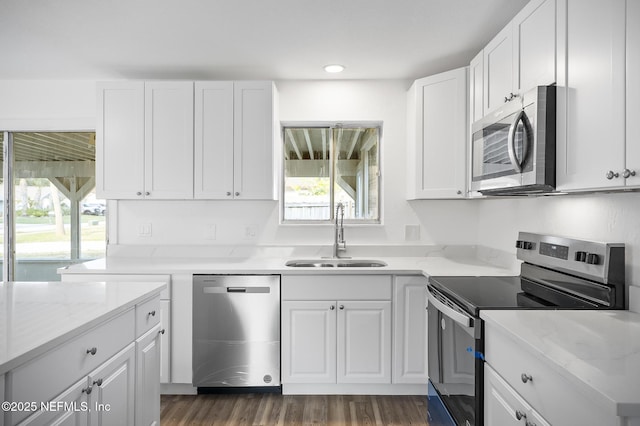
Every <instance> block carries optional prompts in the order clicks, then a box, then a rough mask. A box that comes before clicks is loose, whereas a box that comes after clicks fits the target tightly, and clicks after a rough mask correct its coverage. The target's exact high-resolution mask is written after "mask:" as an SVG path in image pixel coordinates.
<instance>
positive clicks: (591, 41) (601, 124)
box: [556, 0, 625, 191]
mask: <svg viewBox="0 0 640 426" xmlns="http://www.w3.org/2000/svg"><path fill="white" fill-rule="evenodd" d="M558 4H559V5H560V7H559V8H558V11H559V19H558V22H559V27H558V34H559V35H563V37H559V39H558V44H557V48H558V57H560V58H566V59H565V63H566V69H564V71H563V72H562V73H558V113H557V118H558V123H557V124H558V125H557V148H556V152H557V173H556V180H557V184H556V187H557V189H558V190H560V191H563V190H564V191H570V190H584V189H597V188H612V187H621V186H623V185H624V178H622V177H621V172H622V170H623V169H624V168H625V79H624V70H625V1H624V0H558ZM609 171H611V172H612V175H613V174H614V173H618V177H617V178H616V177H613V176H612V179H607V178H606V175H607V173H608V172H609Z"/></svg>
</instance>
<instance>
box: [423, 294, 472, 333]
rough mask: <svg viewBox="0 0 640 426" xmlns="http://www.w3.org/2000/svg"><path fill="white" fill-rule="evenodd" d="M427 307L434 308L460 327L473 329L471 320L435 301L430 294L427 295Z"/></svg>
mask: <svg viewBox="0 0 640 426" xmlns="http://www.w3.org/2000/svg"><path fill="white" fill-rule="evenodd" d="M429 305H431V306H433V307H435V308H436V309H437V310H439V311H440V312H442V313H443V314H445V315H446V316H448V317H449V318H451V319H452V320H454V321H455V322H457V323H458V324H460V325H461V326H463V327H465V328H473V318H471V317H470V316H468V315H466V314H463V313H462V312H458V311H456V310H455V309H453V308H451V307H449V306H447V305H445V304H444V303H442V302H441V301H439V300H438V299H436V298H435V297H434V296H433V295H432V294H431V293H429Z"/></svg>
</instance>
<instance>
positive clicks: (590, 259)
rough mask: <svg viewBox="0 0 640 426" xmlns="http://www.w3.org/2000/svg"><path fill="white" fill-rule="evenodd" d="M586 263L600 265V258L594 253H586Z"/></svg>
mask: <svg viewBox="0 0 640 426" xmlns="http://www.w3.org/2000/svg"><path fill="white" fill-rule="evenodd" d="M587 263H588V264H589V265H597V264H598V263H600V256H598V255H597V254H595V253H588V254H587Z"/></svg>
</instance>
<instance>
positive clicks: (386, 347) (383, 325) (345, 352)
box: [337, 301, 391, 383]
mask: <svg viewBox="0 0 640 426" xmlns="http://www.w3.org/2000/svg"><path fill="white" fill-rule="evenodd" d="M337 337H338V345H337V351H338V352H337V353H338V362H337V382H338V383H391V302H389V301H344V302H343V301H339V302H338V334H337Z"/></svg>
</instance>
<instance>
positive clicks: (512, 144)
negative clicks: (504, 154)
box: [507, 110, 527, 173]
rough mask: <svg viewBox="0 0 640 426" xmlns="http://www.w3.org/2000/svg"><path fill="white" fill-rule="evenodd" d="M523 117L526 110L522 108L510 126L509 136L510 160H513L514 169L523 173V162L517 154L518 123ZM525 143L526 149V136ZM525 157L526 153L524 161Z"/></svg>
mask: <svg viewBox="0 0 640 426" xmlns="http://www.w3.org/2000/svg"><path fill="white" fill-rule="evenodd" d="M523 118H524V111H522V110H521V111H520V112H519V113H518V115H517V116H516V118H515V120H513V123H511V127H509V138H508V140H507V149H508V151H509V160H510V161H511V165H513V168H514V170H515V171H516V172H518V173H522V162H521V161H520V160H519V159H518V156H517V155H516V132H517V131H518V123H519V122H520V121H522V119H523ZM523 124H524V123H523ZM524 131H525V132H526V129H524ZM524 143H525V149H526V144H527V141H526V138H525V142H524ZM524 158H526V155H525V156H524V157H523V161H524Z"/></svg>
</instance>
